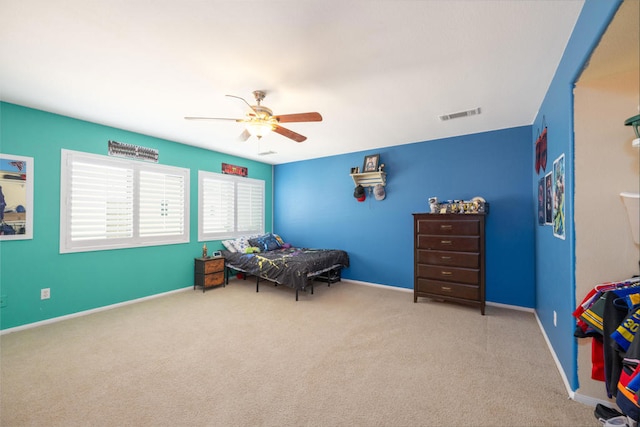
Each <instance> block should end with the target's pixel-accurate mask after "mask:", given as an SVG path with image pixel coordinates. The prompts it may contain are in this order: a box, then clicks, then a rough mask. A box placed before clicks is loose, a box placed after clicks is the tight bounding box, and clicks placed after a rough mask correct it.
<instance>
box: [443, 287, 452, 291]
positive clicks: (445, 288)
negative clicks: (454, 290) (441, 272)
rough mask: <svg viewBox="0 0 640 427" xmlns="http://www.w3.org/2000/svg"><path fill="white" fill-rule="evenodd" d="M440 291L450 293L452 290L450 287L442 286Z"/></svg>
mask: <svg viewBox="0 0 640 427" xmlns="http://www.w3.org/2000/svg"><path fill="white" fill-rule="evenodd" d="M440 289H442V290H443V291H450V290H451V288H450V287H449V286H442V287H441V288H440Z"/></svg>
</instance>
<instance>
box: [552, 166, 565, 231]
mask: <svg viewBox="0 0 640 427" xmlns="http://www.w3.org/2000/svg"><path fill="white" fill-rule="evenodd" d="M553 235H554V236H556V237H557V238H559V239H563V240H564V154H562V155H560V157H558V158H557V159H556V160H555V161H554V162H553Z"/></svg>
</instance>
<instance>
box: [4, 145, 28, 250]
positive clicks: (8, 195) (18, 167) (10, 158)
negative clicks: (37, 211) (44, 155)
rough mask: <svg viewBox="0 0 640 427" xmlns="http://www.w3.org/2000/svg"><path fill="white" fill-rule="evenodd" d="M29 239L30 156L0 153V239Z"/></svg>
mask: <svg viewBox="0 0 640 427" xmlns="http://www.w3.org/2000/svg"><path fill="white" fill-rule="evenodd" d="M25 239H33V158H32V157H24V156H15V155H13V154H0V240H25Z"/></svg>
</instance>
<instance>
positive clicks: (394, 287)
mask: <svg viewBox="0 0 640 427" xmlns="http://www.w3.org/2000/svg"><path fill="white" fill-rule="evenodd" d="M342 281H343V282H348V283H354V284H356V285H364V286H373V287H376V288H383V289H389V290H392V291H400V292H411V293H413V289H409V288H401V287H399V286H390V285H380V284H378V283H371V282H361V281H359V280H351V279H342ZM485 304H486V305H490V306H493V307H500V308H506V309H509V310H518V311H526V312H529V313H535V309H533V308H529V307H522V306H519V305H509V304H501V303H499V302H491V301H487V302H486V303H485Z"/></svg>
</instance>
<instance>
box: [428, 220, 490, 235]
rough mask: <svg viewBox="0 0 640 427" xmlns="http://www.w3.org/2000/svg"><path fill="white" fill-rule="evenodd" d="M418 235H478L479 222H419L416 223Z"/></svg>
mask: <svg viewBox="0 0 640 427" xmlns="http://www.w3.org/2000/svg"><path fill="white" fill-rule="evenodd" d="M417 233H418V234H438V235H444V236H452V235H462V236H469V235H478V234H480V222H479V221H469V220H463V221H455V220H442V221H437V220H435V221H434V220H429V221H425V220H419V221H418V230H417Z"/></svg>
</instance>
